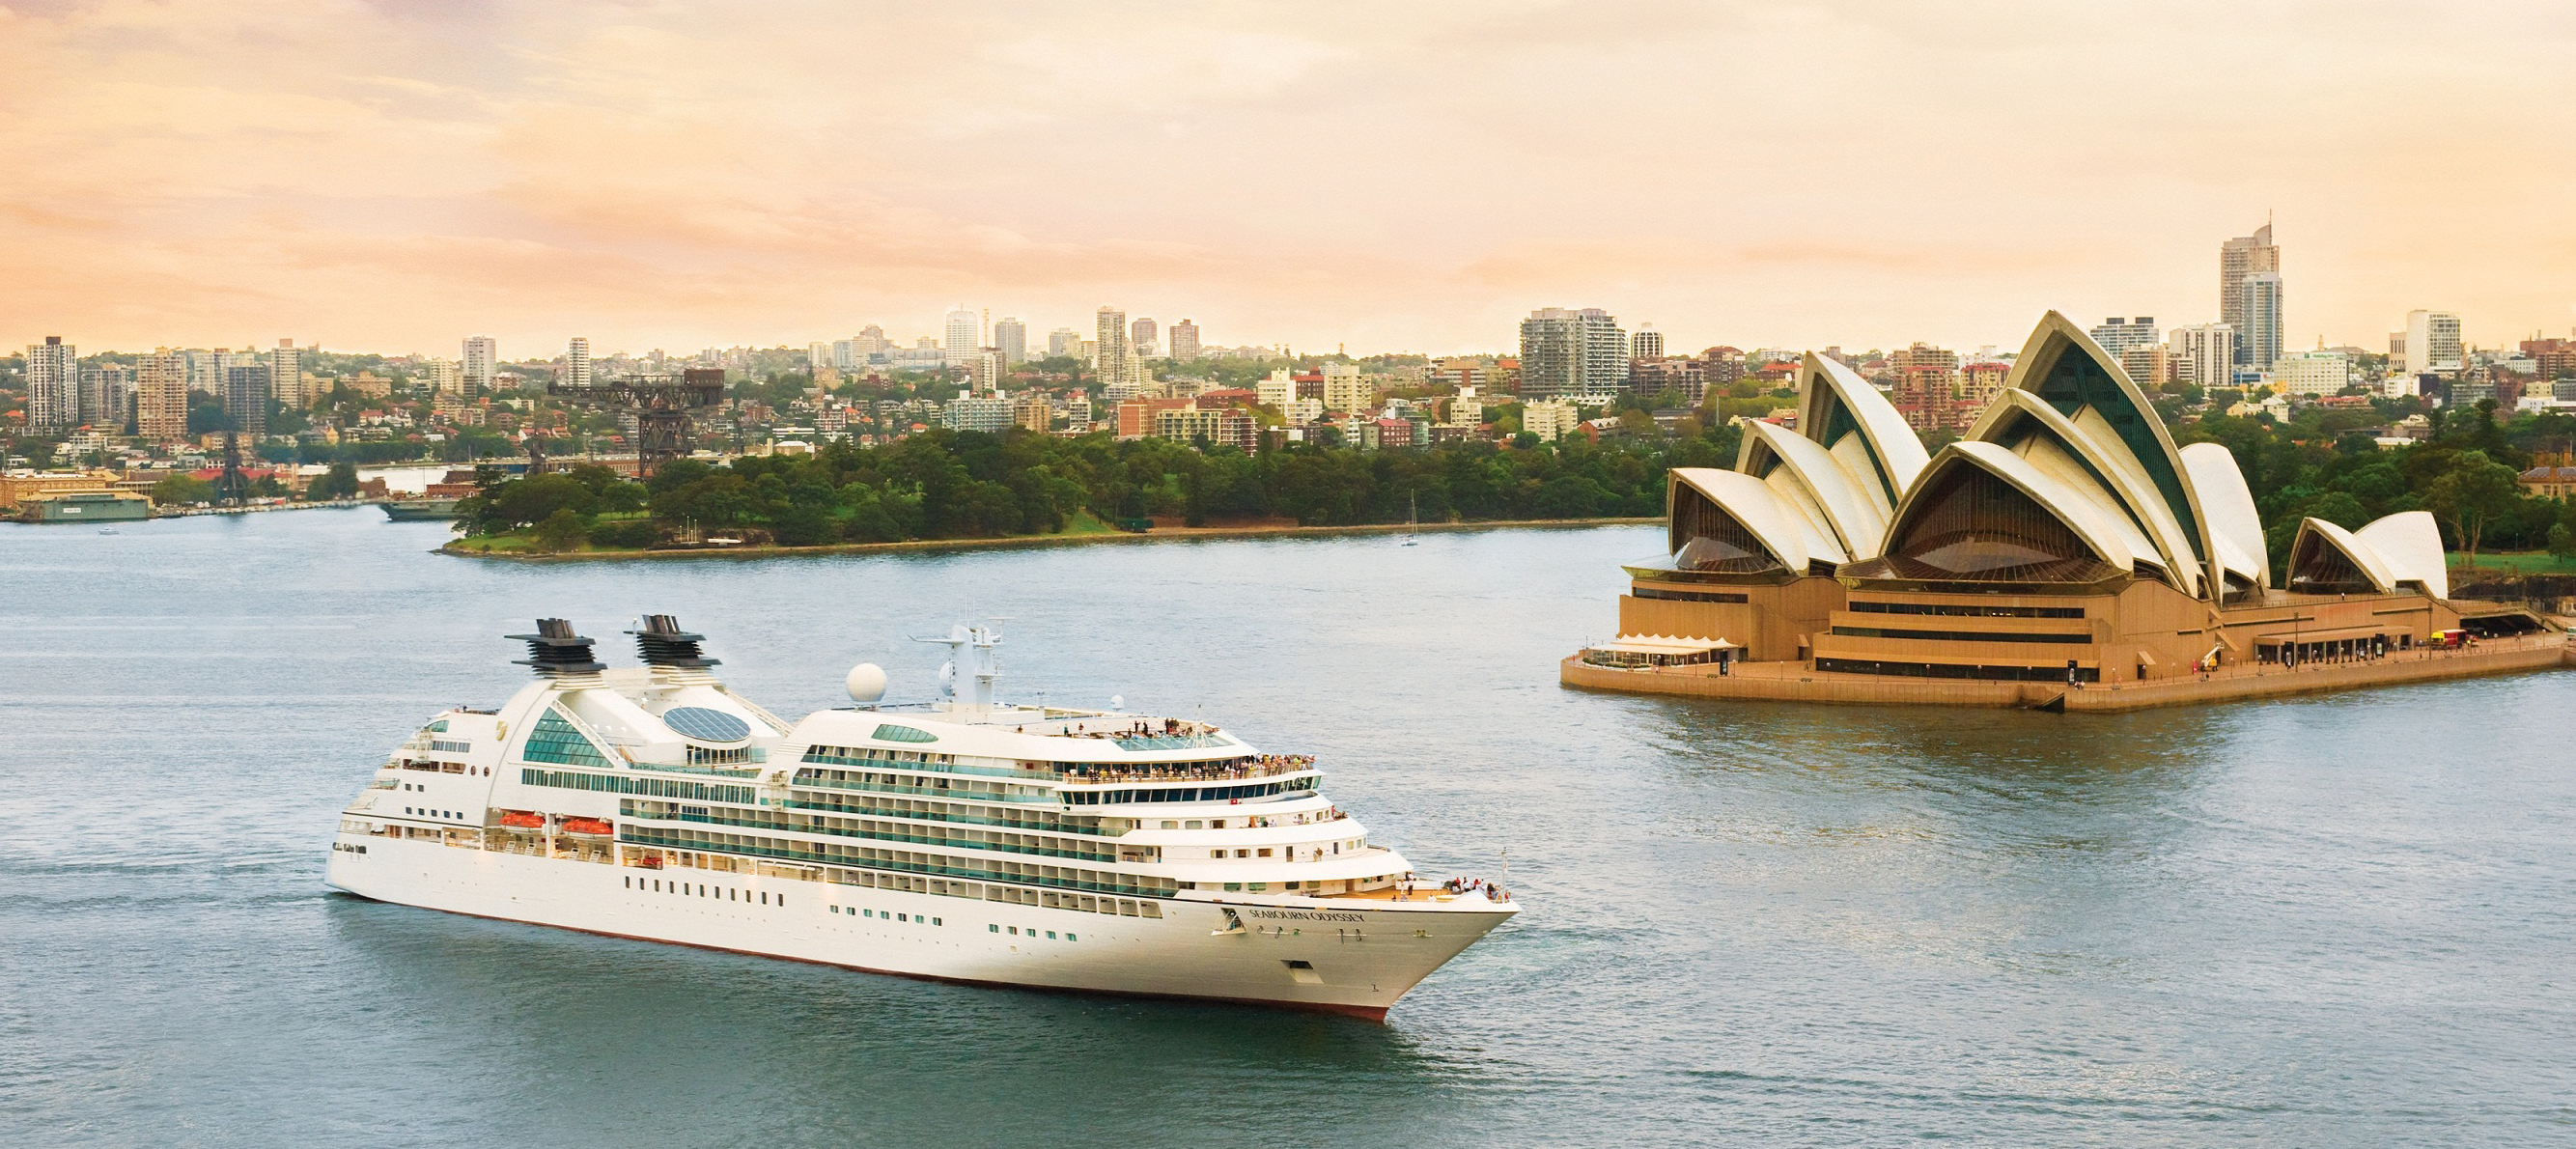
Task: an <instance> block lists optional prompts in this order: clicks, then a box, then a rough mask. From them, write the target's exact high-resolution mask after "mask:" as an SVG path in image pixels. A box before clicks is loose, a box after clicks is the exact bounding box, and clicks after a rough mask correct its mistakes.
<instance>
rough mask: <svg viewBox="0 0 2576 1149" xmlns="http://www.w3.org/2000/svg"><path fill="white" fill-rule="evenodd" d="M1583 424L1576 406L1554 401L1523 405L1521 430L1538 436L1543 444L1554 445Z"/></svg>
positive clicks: (1540, 401) (1539, 401) (1543, 400)
mask: <svg viewBox="0 0 2576 1149" xmlns="http://www.w3.org/2000/svg"><path fill="white" fill-rule="evenodd" d="M1582 422H1583V417H1582V416H1581V415H1579V414H1576V413H1575V410H1574V405H1573V404H1571V403H1561V402H1558V401H1556V400H1553V399H1542V400H1538V401H1536V402H1529V403H1523V404H1521V430H1523V431H1526V432H1528V433H1530V434H1532V435H1536V436H1538V438H1539V441H1540V442H1542V443H1553V442H1555V441H1557V440H1559V439H1562V438H1564V437H1565V436H1567V435H1569V434H1572V433H1573V432H1574V428H1575V427H1576V426H1577V425H1579V424H1581V423H1582Z"/></svg>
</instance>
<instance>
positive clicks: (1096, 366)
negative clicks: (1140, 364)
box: [1092, 307, 1138, 387]
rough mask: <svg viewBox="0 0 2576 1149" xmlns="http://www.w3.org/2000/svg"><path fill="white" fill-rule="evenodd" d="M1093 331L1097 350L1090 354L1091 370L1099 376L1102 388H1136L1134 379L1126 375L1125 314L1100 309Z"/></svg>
mask: <svg viewBox="0 0 2576 1149" xmlns="http://www.w3.org/2000/svg"><path fill="white" fill-rule="evenodd" d="M1098 320H1099V321H1098V323H1097V324H1096V325H1095V330H1096V331H1097V333H1098V334H1099V337H1100V338H1099V344H1098V348H1097V350H1095V351H1093V353H1092V370H1093V371H1095V372H1097V373H1098V374H1099V376H1100V384H1101V386H1103V387H1114V386H1120V385H1125V386H1128V387H1133V386H1136V384H1137V382H1138V381H1137V380H1136V379H1135V377H1133V376H1131V375H1129V374H1127V360H1128V358H1129V355H1128V347H1127V313H1126V312H1124V311H1120V310H1118V309H1117V308H1115V307H1103V308H1101V309H1100V314H1099V316H1098Z"/></svg>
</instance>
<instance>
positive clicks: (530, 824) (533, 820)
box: [501, 810, 546, 830]
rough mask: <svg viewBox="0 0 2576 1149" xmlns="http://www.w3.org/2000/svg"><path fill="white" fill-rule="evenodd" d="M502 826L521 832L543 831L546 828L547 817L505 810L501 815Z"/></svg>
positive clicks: (521, 811)
mask: <svg viewBox="0 0 2576 1149" xmlns="http://www.w3.org/2000/svg"><path fill="white" fill-rule="evenodd" d="M501 824H502V825H504V826H512V827H516V828H518V829H521V830H542V829H545V828H546V816H545V815H543V814H531V813H528V812H527V811H524V810H505V811H503V812H502V814H501Z"/></svg>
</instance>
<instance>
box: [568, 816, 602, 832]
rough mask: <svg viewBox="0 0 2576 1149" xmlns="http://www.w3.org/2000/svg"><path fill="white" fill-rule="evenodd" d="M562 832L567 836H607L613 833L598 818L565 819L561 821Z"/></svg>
mask: <svg viewBox="0 0 2576 1149" xmlns="http://www.w3.org/2000/svg"><path fill="white" fill-rule="evenodd" d="M563 832H564V833H567V834H607V833H612V832H614V828H613V827H611V826H610V825H609V824H608V823H607V822H605V821H602V820H600V819H598V818H566V819H564V820H563Z"/></svg>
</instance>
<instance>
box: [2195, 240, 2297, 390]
mask: <svg viewBox="0 0 2576 1149" xmlns="http://www.w3.org/2000/svg"><path fill="white" fill-rule="evenodd" d="M2280 270H2281V249H2280V248H2279V247H2277V246H2274V245H2273V243H2272V225H2271V223H2270V222H2269V221H2266V222H2265V223H2264V224H2263V226H2261V227H2259V228H2256V229H2254V234H2252V235H2247V236H2239V237H2237V238H2235V239H2231V240H2228V241H2227V242H2225V243H2222V244H2220V245H2218V321H2219V322H2221V323H2224V324H2226V325H2228V326H2229V327H2231V328H2233V329H2235V331H2236V333H2237V335H2238V337H2239V338H2238V339H2237V341H2236V343H2237V346H2236V361H2237V362H2239V363H2249V364H2256V365H2265V366H2268V365H2269V364H2270V363H2271V362H2272V361H2271V360H2269V359H2254V358H2250V357H2249V355H2250V352H2251V350H2252V348H2253V339H2252V334H2253V330H2254V328H2253V326H2252V325H2251V324H2250V323H2248V322H2247V320H2246V317H2245V293H2244V290H2243V285H2244V283H2245V277H2246V276H2249V275H2259V274H2262V273H2265V272H2270V273H2273V274H2274V275H2278V274H2279V272H2280ZM2276 283H2277V280H2276ZM2278 294H2279V293H2278V291H2277V290H2275V292H2274V295H2275V296H2277V295H2278ZM2279 350H2280V349H2279V348H2278V347H2275V348H2273V351H2274V352H2275V353H2276V354H2277V353H2278V352H2279ZM2201 385H2202V386H2204V387H2206V386H2213V384H2210V383H2208V382H2206V381H2204V382H2203V383H2202V384H2201Z"/></svg>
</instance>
